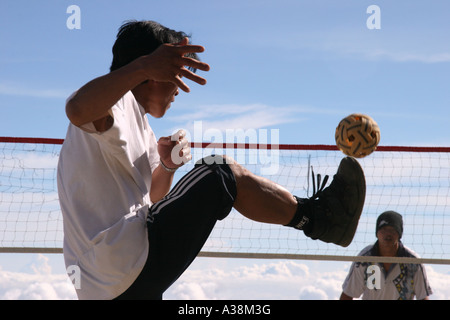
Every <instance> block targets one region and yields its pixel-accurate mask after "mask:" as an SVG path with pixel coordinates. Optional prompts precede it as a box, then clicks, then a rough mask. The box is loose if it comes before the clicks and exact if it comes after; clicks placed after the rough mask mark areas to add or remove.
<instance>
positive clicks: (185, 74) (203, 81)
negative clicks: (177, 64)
mask: <svg viewBox="0 0 450 320" xmlns="http://www.w3.org/2000/svg"><path fill="white" fill-rule="evenodd" d="M180 75H181V76H183V77H184V78H187V79H189V80H191V81H194V82H196V83H198V84H201V85H205V84H206V79H205V78H203V77H200V76H199V75H197V74H195V73H193V72H192V71H189V70H187V69H185V68H182V69H181V71H180ZM180 80H181V78H180Z"/></svg>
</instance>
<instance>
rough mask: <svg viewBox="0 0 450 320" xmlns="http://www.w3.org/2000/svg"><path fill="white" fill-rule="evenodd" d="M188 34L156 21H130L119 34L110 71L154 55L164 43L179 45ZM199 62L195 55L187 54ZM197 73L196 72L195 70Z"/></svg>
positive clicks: (121, 28) (113, 50) (122, 27)
mask: <svg viewBox="0 0 450 320" xmlns="http://www.w3.org/2000/svg"><path fill="white" fill-rule="evenodd" d="M185 37H189V36H188V35H187V34H185V33H184V32H181V31H175V30H172V29H169V28H166V27H164V26H162V25H161V24H159V23H158V22H155V21H136V20H130V21H127V22H126V23H124V24H123V25H122V26H121V27H120V28H119V32H118V33H117V38H116V41H115V43H114V46H113V48H112V53H113V61H112V63H111V67H110V71H114V70H117V69H119V68H121V67H123V66H125V65H127V64H128V63H130V62H131V61H133V60H135V59H137V58H139V57H141V56H144V55H148V54H150V53H152V52H153V51H155V50H156V49H157V48H158V47H159V46H160V45H162V44H164V43H178V42H180V41H181V40H183V39H184V38H185ZM186 56H188V57H190V58H194V59H197V60H198V56H197V54H195V53H189V54H186ZM193 71H194V72H195V70H193Z"/></svg>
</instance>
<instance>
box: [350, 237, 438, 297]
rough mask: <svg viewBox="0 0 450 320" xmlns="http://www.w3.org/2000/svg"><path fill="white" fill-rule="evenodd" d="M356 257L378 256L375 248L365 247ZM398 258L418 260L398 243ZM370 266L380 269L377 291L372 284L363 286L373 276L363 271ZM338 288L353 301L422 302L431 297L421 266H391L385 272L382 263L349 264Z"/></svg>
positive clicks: (370, 272) (373, 246) (410, 251)
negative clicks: (342, 281) (348, 270)
mask: <svg viewBox="0 0 450 320" xmlns="http://www.w3.org/2000/svg"><path fill="white" fill-rule="evenodd" d="M359 256H378V254H377V245H376V244H375V245H370V246H367V247H366V248H364V249H363V250H362V251H361V252H360V253H359ZM398 256H399V257H415V258H418V257H419V256H418V255H417V254H416V253H415V252H413V251H412V250H411V249H409V248H407V247H405V246H404V245H403V244H402V243H400V248H399V251H398ZM371 265H376V266H378V268H379V270H380V272H379V276H380V279H379V280H380V281H379V285H380V288H379V289H378V288H376V286H375V285H374V284H373V282H372V284H371V285H368V283H367V282H368V281H367V280H368V277H371V275H373V270H367V269H368V268H369V266H371ZM370 280H372V279H369V281H370ZM342 289H343V292H344V293H345V294H346V295H348V296H350V297H353V298H359V297H360V296H361V295H362V299H363V300H412V299H414V297H416V299H417V300H422V299H425V298H426V297H428V296H429V295H431V294H432V290H431V288H430V285H429V283H428V280H427V276H426V272H425V268H424V267H423V265H421V264H410V263H396V264H392V265H391V266H390V268H389V271H388V272H386V270H385V269H384V268H383V265H382V264H374V263H365V262H353V264H352V266H351V267H350V272H349V273H348V275H347V277H346V279H345V281H344V284H343V285H342Z"/></svg>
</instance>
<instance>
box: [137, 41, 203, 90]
mask: <svg viewBox="0 0 450 320" xmlns="http://www.w3.org/2000/svg"><path fill="white" fill-rule="evenodd" d="M203 51H205V48H204V47H202V46H199V45H191V44H189V39H188V38H184V39H183V40H182V41H181V42H180V43H177V44H163V45H161V46H160V47H159V48H158V49H156V50H155V51H154V52H153V53H151V54H149V55H147V56H143V57H142V58H141V63H142V68H143V70H144V72H145V73H146V76H147V77H148V79H151V80H154V81H160V82H172V83H174V84H175V85H177V86H178V87H179V88H180V89H181V90H183V91H185V92H189V91H190V89H189V86H187V85H186V84H185V83H184V82H183V80H181V78H182V77H184V78H187V79H189V80H192V81H194V82H196V83H198V84H200V85H204V84H206V79H204V78H202V77H200V76H199V75H197V74H195V73H194V72H192V71H190V70H188V69H187V68H186V67H191V68H194V69H198V70H202V71H209V65H208V64H207V63H204V62H201V61H198V60H196V59H193V58H189V57H187V56H185V55H186V54H187V53H200V52H203Z"/></svg>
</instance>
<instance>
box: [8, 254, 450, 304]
mask: <svg viewBox="0 0 450 320" xmlns="http://www.w3.org/2000/svg"><path fill="white" fill-rule="evenodd" d="M255 261H256V262H255ZM349 266H350V265H349V263H332V262H309V261H306V262H304V261H290V260H276V261H269V260H249V261H247V260H234V259H225V260H224V259H212V258H200V259H197V260H196V261H195V262H194V263H193V265H192V266H191V267H190V268H189V269H188V270H187V271H186V272H185V273H184V274H183V275H182V276H181V278H180V279H179V280H178V281H177V282H175V283H174V285H173V286H172V287H171V288H169V289H168V290H167V292H166V293H165V295H164V299H171V300H233V299H234V300H336V299H338V298H339V296H340V294H341V286H342V282H343V281H344V279H345V277H346V275H347V272H348V268H349ZM438 269H444V270H445V266H440V267H435V266H430V265H427V266H426V271H427V275H428V279H429V281H430V284H431V287H432V289H433V291H434V294H433V295H432V296H431V299H436V300H448V299H450V273H449V272H445V271H443V272H442V271H438ZM0 271H1V272H0V300H67V299H76V294H75V290H74V289H73V286H72V284H71V283H70V281H69V279H68V277H67V275H66V274H57V273H54V272H52V270H51V267H50V266H49V263H48V258H46V257H45V256H42V255H39V256H38V257H37V258H36V259H35V261H34V262H33V263H31V264H30V265H29V266H28V270H27V271H26V272H11V271H6V270H2V269H1V267H0Z"/></svg>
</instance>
